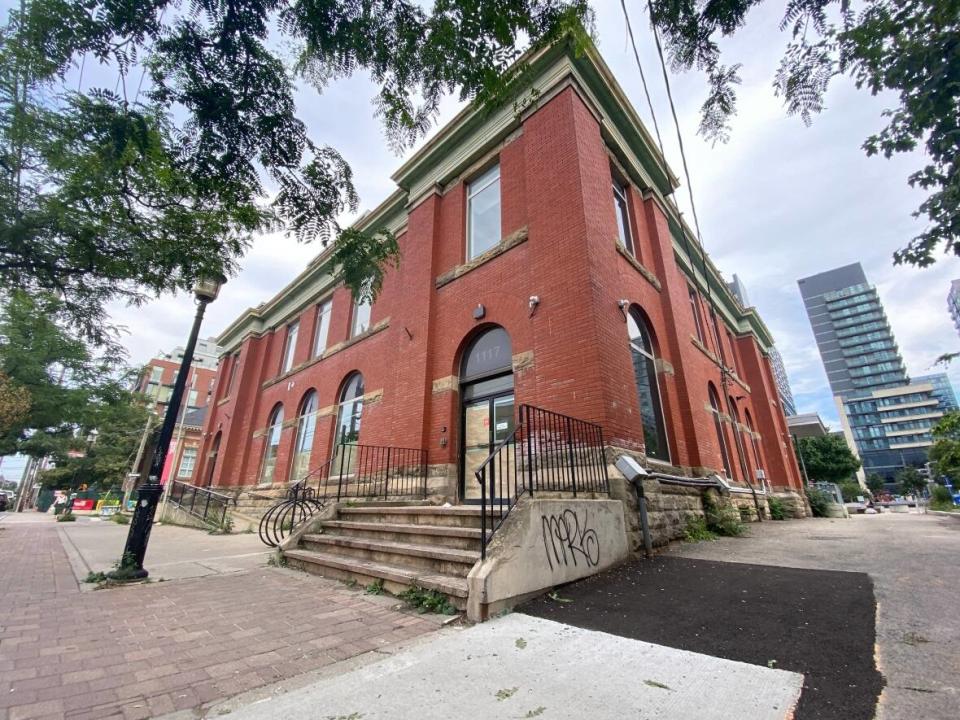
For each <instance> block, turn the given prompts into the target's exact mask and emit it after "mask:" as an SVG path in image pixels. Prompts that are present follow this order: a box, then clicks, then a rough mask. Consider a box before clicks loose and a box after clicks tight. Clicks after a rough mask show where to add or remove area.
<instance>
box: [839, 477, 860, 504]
mask: <svg viewBox="0 0 960 720" xmlns="http://www.w3.org/2000/svg"><path fill="white" fill-rule="evenodd" d="M840 493H841V494H842V495H843V501H844V502H857V498H858V497H863V496H865V495H866V494H867V492H866V491H865V490H864V489H863V488H862V487H860V483H858V482H856V481H855V480H845V481H844V482H842V483H840Z"/></svg>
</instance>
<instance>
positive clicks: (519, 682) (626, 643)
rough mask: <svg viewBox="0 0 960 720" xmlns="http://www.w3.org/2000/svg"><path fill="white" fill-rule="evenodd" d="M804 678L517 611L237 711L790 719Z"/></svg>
mask: <svg viewBox="0 0 960 720" xmlns="http://www.w3.org/2000/svg"><path fill="white" fill-rule="evenodd" d="M802 686H803V676H802V675H799V674H797V673H791V672H786V671H783V670H771V669H768V668H765V667H758V666H756V665H748V664H745V663H739V662H734V661H731V660H722V659H719V658H714V657H710V656H708V655H700V654H697V653H692V652H687V651H684V650H675V649H672V648H667V647H663V646H660V645H653V644H651V643H646V642H641V641H638V640H631V639H628V638H622V637H617V636H615V635H608V634H606V633H601V632H596V631H592V630H583V629H580V628H574V627H570V626H567V625H563V624H561V623H556V622H553V621H550V620H543V619H541V618H534V617H530V616H527V615H520V614H514V615H508V616H506V617H503V618H499V619H497V620H493V621H491V622H488V623H484V624H483V625H477V626H473V627H470V628H467V629H451V630H448V631H445V632H444V633H442V634H440V635H437V636H435V639H432V640H431V641H429V642H423V643H419V644H417V645H416V646H414V647H411V648H408V649H406V650H404V651H402V652H399V653H398V654H396V655H394V656H392V657H390V658H387V659H384V660H381V661H378V662H375V663H372V664H369V665H366V666H364V667H361V668H357V669H355V670H352V671H350V672H348V673H346V674H343V675H340V676H337V677H330V678H325V679H323V680H320V681H319V682H316V683H314V684H312V685H309V686H306V687H303V688H300V689H298V690H294V691H293V692H290V693H288V694H285V695H273V696H270V697H267V698H264V699H261V700H259V701H257V702H254V703H253V704H250V705H247V706H245V707H240V708H237V709H234V710H233V711H232V712H231V713H230V717H231V718H236V719H238V720H241V719H249V720H254V719H256V720H270V719H272V718H277V719H278V720H281V719H282V720H286V718H290V717H297V718H318V719H319V718H330V717H334V718H337V717H342V718H363V720H376V719H377V718H391V719H393V720H396V719H405V718H410V719H413V718H416V719H417V720H431V719H433V718H435V719H436V720H441V719H442V720H448V718H456V717H466V718H533V717H541V718H545V719H546V718H561V717H563V718H571V717H572V718H579V717H589V718H591V720H605V719H609V720H622V719H623V718H651V719H652V718H657V720H689V718H697V720H714V719H715V720H729V719H730V718H737V720H774V719H775V718H776V719H778V720H782V719H783V718H788V717H790V714H791V712H792V709H793V707H794V706H795V704H796V702H797V700H798V698H799V695H800V690H801V688H802ZM225 711H227V708H221V709H220V712H225ZM211 712H212V713H217V712H218V708H217V707H214V708H211Z"/></svg>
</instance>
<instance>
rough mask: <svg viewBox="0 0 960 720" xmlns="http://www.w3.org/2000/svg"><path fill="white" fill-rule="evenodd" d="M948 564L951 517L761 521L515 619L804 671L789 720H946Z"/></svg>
mask: <svg viewBox="0 0 960 720" xmlns="http://www.w3.org/2000/svg"><path fill="white" fill-rule="evenodd" d="M958 558H960V522H958V521H957V520H956V519H953V518H943V517H937V516H933V515H916V514H902V515H901V514H897V515H893V514H891V515H874V516H855V517H852V518H850V519H848V520H839V519H838V520H826V519H822V520H821V519H816V520H803V521H789V522H780V523H774V522H767V523H763V524H754V525H751V527H750V536H749V537H744V538H724V539H721V540H718V541H716V542H711V543H697V544H680V545H676V546H674V547H673V548H671V550H670V551H669V552H668V553H667V554H665V555H662V556H660V557H658V558H657V559H656V560H654V561H648V562H636V563H630V564H628V565H625V566H622V567H621V568H618V569H616V570H614V571H612V572H610V573H606V574H604V575H601V576H597V577H595V578H591V579H588V580H585V581H583V582H581V583H577V584H574V585H572V586H568V587H566V588H563V589H562V590H561V591H560V593H559V594H558V595H557V597H559V598H561V599H565V600H572V602H558V601H556V600H551V599H550V598H542V599H540V600H537V601H534V602H532V603H530V604H528V605H527V606H526V607H525V608H524V611H525V612H529V613H531V614H535V615H539V616H542V617H548V618H550V619H554V620H559V621H562V622H567V623H570V624H573V625H580V626H583V627H589V628H592V629H600V630H605V631H606V632H611V633H614V634H618V635H623V636H626V637H634V638H637V639H642V640H646V641H650V642H655V643H662V644H665V645H670V646H673V647H679V648H682V649H688V650H695V651H697V652H703V653H707V654H712V655H716V656H718V657H726V658H731V659H739V660H744V661H746V662H753V663H761V664H769V662H770V661H776V664H775V666H776V667H780V668H783V669H787V670H796V671H799V672H804V673H805V675H806V676H807V682H806V684H805V688H804V693H803V696H802V698H801V703H800V706H799V708H798V714H797V718H798V720H803V719H804V718H870V717H874V713H875V716H876V717H877V718H879V719H880V720H920V719H921V718H922V719H923V720H940V719H942V720H948V719H949V720H955V718H957V717H960V694H958V678H960V613H958V612H957V598H958V597H960V593H958V592H957V591H958V589H960V583H958V581H957V572H956V563H957V559H958ZM874 603H876V604H874ZM874 617H875V618H876V622H875V625H874ZM874 639H875V643H874ZM874 663H876V668H874ZM878 670H879V673H880V674H882V676H883V678H881V677H880V675H879V674H878V673H877V671H878ZM884 679H885V685H884V684H883V682H884ZM881 688H882V691H881ZM878 692H879V693H880V697H879V701H878V702H877V703H876V704H874V699H875V698H876V695H877V693H878Z"/></svg>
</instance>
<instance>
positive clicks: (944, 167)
mask: <svg viewBox="0 0 960 720" xmlns="http://www.w3.org/2000/svg"><path fill="white" fill-rule="evenodd" d="M763 2H764V0H711V1H710V2H693V1H692V0H680V1H678V0H648V3H649V4H648V7H649V8H650V10H651V14H652V19H653V22H654V24H655V26H656V27H657V28H658V30H659V32H660V33H662V35H663V37H664V42H665V45H666V49H667V52H668V54H669V56H670V60H671V61H672V63H673V66H674V68H676V69H690V68H697V69H699V70H702V71H703V72H705V73H706V75H707V78H708V80H709V82H710V92H709V94H708V97H707V99H706V101H705V102H704V104H703V107H702V110H701V123H700V132H701V134H703V135H704V136H705V137H707V138H709V139H713V140H715V141H716V140H725V139H726V137H727V136H728V134H729V120H730V118H731V116H733V115H734V114H735V113H736V99H737V98H736V85H738V84H739V83H740V68H741V66H740V65H739V64H734V65H730V66H726V65H723V64H722V62H721V51H720V46H719V42H718V41H719V40H720V38H722V37H726V36H730V35H733V34H734V33H736V32H737V31H738V30H739V29H740V28H741V27H743V26H744V24H745V23H746V20H747V14H748V13H749V11H750V10H751V9H752V8H754V7H756V6H758V5H760V4H762V3H763ZM855 5H856V6H855ZM780 30H781V31H787V32H788V33H789V37H790V39H789V40H788V44H787V49H786V52H785V53H784V56H783V58H782V59H781V61H780V66H779V68H778V69H777V71H776V74H775V76H774V89H775V92H776V93H777V95H778V96H780V97H782V98H783V100H784V104H785V105H786V108H787V112H788V113H790V114H792V115H800V116H801V118H803V120H804V122H806V123H809V122H810V121H811V119H812V117H813V115H815V114H817V113H819V112H821V111H822V110H823V108H824V97H825V95H826V92H827V89H828V87H829V85H830V82H831V80H833V78H835V77H836V76H837V75H841V74H844V75H848V76H850V77H851V78H853V80H854V81H855V82H856V85H857V87H858V88H862V89H866V90H868V91H869V92H870V93H872V94H874V95H876V94H878V93H882V92H892V93H896V94H897V96H898V103H897V104H896V106H895V107H892V108H890V109H888V110H887V111H885V113H884V115H885V116H886V117H887V118H888V124H887V126H886V127H885V128H884V129H883V130H881V131H880V132H879V133H877V134H875V135H871V136H870V137H868V138H867V139H866V141H865V142H864V144H863V148H864V150H865V151H866V153H867V154H868V155H876V154H882V155H884V156H885V157H891V156H892V155H894V154H896V153H902V152H910V151H913V150H915V149H917V148H919V147H923V149H924V150H925V151H926V157H927V160H928V163H927V164H926V165H925V166H924V167H922V168H920V169H919V170H917V171H916V172H914V173H913V174H911V175H910V177H909V178H908V182H909V184H910V185H911V186H912V187H916V188H919V189H921V190H923V191H926V192H927V193H928V194H927V197H926V199H925V200H924V201H923V202H922V203H921V205H920V207H919V208H918V210H917V211H916V213H915V215H917V216H919V217H925V218H926V220H927V227H926V228H925V229H924V230H923V232H921V233H920V234H919V235H917V236H916V237H914V238H913V239H912V240H911V241H910V242H909V243H908V244H907V245H906V247H904V248H902V249H900V250H898V251H897V252H896V253H895V254H894V262H896V263H898V264H899V263H910V264H913V265H917V266H919V267H925V266H927V265H930V264H932V263H933V262H934V252H935V251H936V250H937V249H938V248H940V247H941V246H942V250H943V251H944V252H950V253H953V254H954V255H960V152H958V148H960V114H958V113H957V105H958V102H960V83H958V82H957V78H958V77H960V42H958V41H957V38H958V37H960V0H861V2H859V3H856V4H854V3H853V2H851V0H786V3H785V10H784V15H783V20H782V21H781V23H780Z"/></svg>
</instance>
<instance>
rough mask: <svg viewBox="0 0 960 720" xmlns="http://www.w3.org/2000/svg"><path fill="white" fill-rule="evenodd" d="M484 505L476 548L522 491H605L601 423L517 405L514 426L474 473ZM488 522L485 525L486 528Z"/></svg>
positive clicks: (483, 554)
mask: <svg viewBox="0 0 960 720" xmlns="http://www.w3.org/2000/svg"><path fill="white" fill-rule="evenodd" d="M475 476H476V479H477V482H479V483H480V502H481V507H482V512H481V521H480V527H481V532H480V538H481V546H480V551H481V552H480V554H481V557H484V558H485V557H486V555H487V544H488V543H489V541H490V538H491V537H492V536H493V534H494V533H495V532H496V531H497V529H498V528H499V527H500V525H502V524H503V521H504V520H506V518H507V515H509V514H510V510H511V509H512V508H513V506H514V505H515V504H516V503H517V501H518V500H519V499H520V498H521V497H522V496H523V495H524V494H527V495H530V496H531V497H533V496H534V495H535V494H536V493H538V492H550V493H570V494H572V495H573V496H574V497H577V496H578V495H581V494H598V493H602V494H607V493H609V478H608V476H607V462H606V456H605V454H604V442H603V428H601V427H600V426H599V425H596V424H594V423H591V422H587V421H585V420H579V419H577V418H574V417H570V416H568V415H561V414H560V413H555V412H551V411H549V410H543V409H542V408H538V407H534V406H532V405H521V406H520V408H519V418H518V422H517V426H516V427H515V428H514V429H513V431H512V432H511V433H510V434H509V435H507V437H505V438H504V439H503V440H501V441H500V443H499V444H498V445H497V446H496V447H495V448H494V449H493V452H491V453H490V455H489V456H488V457H487V459H486V460H485V461H484V462H483V464H482V465H480V467H479V469H477V471H476V473H475ZM488 526H489V531H488Z"/></svg>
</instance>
